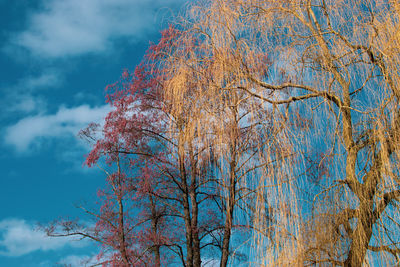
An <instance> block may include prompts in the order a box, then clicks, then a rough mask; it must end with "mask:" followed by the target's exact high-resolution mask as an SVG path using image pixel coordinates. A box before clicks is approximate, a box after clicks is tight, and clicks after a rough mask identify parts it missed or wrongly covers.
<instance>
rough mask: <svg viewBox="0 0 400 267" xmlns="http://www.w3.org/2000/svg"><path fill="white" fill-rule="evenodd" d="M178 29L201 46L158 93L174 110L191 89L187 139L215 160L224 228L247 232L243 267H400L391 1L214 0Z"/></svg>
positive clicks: (397, 79) (398, 128)
mask: <svg viewBox="0 0 400 267" xmlns="http://www.w3.org/2000/svg"><path fill="white" fill-rule="evenodd" d="M181 25H182V27H183V28H185V30H186V32H187V33H188V34H189V35H190V36H192V37H191V38H193V36H195V38H193V39H194V40H196V42H193V43H192V46H193V47H192V49H191V50H190V51H187V53H186V54H185V55H182V54H179V53H172V54H171V56H170V60H169V61H168V60H167V61H166V62H164V64H169V66H170V70H171V73H172V74H171V76H174V77H175V78H174V79H172V82H169V83H167V84H166V86H165V90H166V94H165V96H166V99H167V101H171V103H175V108H176V110H175V112H178V113H179V112H182V110H184V109H185V107H186V106H185V104H184V103H185V96H188V95H192V96H193V90H195V91H196V92H197V93H196V94H195V95H196V98H195V99H197V100H198V101H199V103H201V105H198V106H197V108H198V112H195V114H202V116H197V117H196V118H197V119H196V125H197V126H193V127H196V129H197V131H192V132H193V133H196V134H197V135H198V137H199V138H198V140H203V141H202V142H208V144H209V147H210V149H212V151H213V153H210V155H209V157H210V160H213V159H211V158H214V157H216V158H217V159H218V160H220V163H219V165H218V166H219V167H220V169H221V175H220V176H218V177H219V179H221V184H222V187H221V192H220V193H221V196H222V197H223V199H224V201H223V203H225V205H224V209H225V218H226V220H225V221H226V222H227V224H226V225H228V226H229V225H232V220H235V218H236V220H237V221H240V220H241V219H240V218H242V219H243V217H244V218H245V219H244V220H246V221H248V222H249V224H250V225H251V228H252V234H253V237H252V240H251V243H252V245H253V246H252V249H250V250H249V251H248V253H249V255H250V257H249V263H250V264H257V265H260V264H261V265H271V266H277V265H289V264H294V265H301V266H302V265H316V264H317V265H321V264H322V265H323V264H330V265H339V266H362V265H363V264H366V265H380V264H382V263H384V264H396V263H397V264H398V262H399V256H400V236H399V234H398V233H399V230H400V229H399V228H400V227H399V226H400V224H399V223H400V216H399V200H400V184H399V168H398V166H399V153H400V110H399V101H400V89H399V88H400V72H399V65H400V30H399V28H400V4H399V3H398V2H397V1H390V0H375V1H372V0H367V1H353V0H263V1H261V0H248V1H241V0H233V1H222V0H215V1H206V2H202V3H201V4H199V5H197V6H193V8H192V9H191V11H190V12H189V13H188V16H187V18H186V20H185V21H184V22H183V23H182V24H181ZM193 51H195V52H193ZM187 80H190V81H191V82H193V81H194V80H195V81H196V84H195V86H191V87H187V86H185V81H187ZM190 101H193V99H191V100H190ZM203 115H204V116H203ZM243 118H245V119H243ZM242 119H243V120H242ZM187 129H188V130H190V127H189V128H187ZM198 129H202V130H201V131H199V130H198ZM244 129H251V130H250V131H246V130H244ZM250 136H251V138H250ZM249 143H251V145H248V144H249ZM246 146H247V147H246ZM244 147H245V148H246V149H243V150H241V149H239V148H244ZM239 176H240V177H245V178H244V179H242V180H240V179H237V177H239ZM226 177H228V179H226ZM232 177H233V178H232ZM235 177H236V178H235ZM244 188H245V189H244ZM241 190H248V191H251V192H252V193H253V194H252V195H251V196H250V195H246V197H244V196H243V195H241V193H238V192H239V191H241ZM240 207H245V208H243V209H241V210H243V211H240ZM236 210H237V212H235V211H236ZM239 217H240V218H239ZM226 225H225V226H226ZM225 230H228V232H232V228H230V229H229V227H228V228H225ZM227 234H228V233H227V232H225V235H224V237H225V239H226V238H227ZM228 238H229V237H228ZM224 245H226V246H228V247H229V246H230V244H229V241H228V242H226V243H225V242H224ZM231 246H232V244H231ZM226 253H227V255H231V254H232V251H229V248H228V250H227V251H226ZM222 254H224V250H223V249H222ZM221 259H222V260H221V266H226V264H227V263H228V260H227V257H224V256H222V258H221Z"/></svg>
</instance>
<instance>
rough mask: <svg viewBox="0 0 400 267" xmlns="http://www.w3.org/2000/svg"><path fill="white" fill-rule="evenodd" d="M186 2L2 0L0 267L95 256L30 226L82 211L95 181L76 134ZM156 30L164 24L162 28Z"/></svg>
mask: <svg viewBox="0 0 400 267" xmlns="http://www.w3.org/2000/svg"><path fill="white" fill-rule="evenodd" d="M184 3H185V0H152V1H150V0H39V1H32V0H16V1H12V0H0V12H1V15H0V25H1V28H0V91H1V95H2V97H1V98H0V103H1V107H2V110H1V113H0V121H1V124H0V135H1V136H0V140H1V142H0V147H1V148H0V149H1V152H2V153H1V154H0V164H1V170H2V171H1V174H0V203H2V205H1V212H0V266H56V265H55V264H56V263H57V262H58V263H68V264H71V265H72V266H80V265H79V262H80V261H81V260H82V259H87V258H88V257H90V256H91V255H93V254H94V253H96V249H95V248H94V247H93V246H92V245H91V244H90V243H88V242H83V243H82V242H75V241H73V240H71V239H54V238H53V239H50V238H48V237H46V236H44V234H43V233H42V232H40V231H36V230H35V229H36V223H48V222H50V221H52V220H54V219H56V218H59V217H62V216H69V217H76V216H80V215H81V214H82V213H81V212H80V211H79V209H77V208H76V207H75V205H79V204H82V203H84V202H88V203H90V202H91V201H93V200H94V198H95V193H96V191H97V189H98V188H99V187H101V185H102V182H103V178H104V177H103V175H102V173H101V172H100V171H99V170H96V169H93V170H92V169H87V168H84V167H82V162H83V160H84V155H85V153H87V152H88V147H87V146H86V145H85V144H84V142H83V141H80V140H79V139H78V138H77V137H76V135H77V133H78V131H79V130H80V129H82V128H84V127H85V126H86V125H87V124H88V123H89V122H101V120H102V118H104V116H105V115H106V113H107V112H108V110H109V107H108V106H107V105H105V104H104V88H105V86H106V85H107V84H110V83H113V82H114V81H116V80H117V79H118V78H119V76H120V74H121V72H122V71H123V70H124V69H131V70H133V69H134V67H135V65H137V64H138V63H139V61H140V60H141V58H142V56H143V54H144V52H145V51H146V49H147V47H148V44H149V41H153V42H155V41H157V39H158V37H159V31H160V29H161V28H162V27H165V25H166V23H167V21H168V18H169V17H170V16H171V13H176V12H177V10H179V9H182V8H183V6H184ZM163 24H164V26H163Z"/></svg>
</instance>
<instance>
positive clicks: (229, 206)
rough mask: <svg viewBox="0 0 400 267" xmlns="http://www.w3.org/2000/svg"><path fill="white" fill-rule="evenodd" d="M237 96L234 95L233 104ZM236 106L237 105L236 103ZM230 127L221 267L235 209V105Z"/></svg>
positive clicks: (237, 125) (237, 134)
mask: <svg viewBox="0 0 400 267" xmlns="http://www.w3.org/2000/svg"><path fill="white" fill-rule="evenodd" d="M236 99H237V96H236V95H234V102H236V101H235V100H236ZM236 104H237V103H236ZM232 113H233V115H232V125H231V129H230V130H231V133H230V138H231V140H230V149H229V150H230V163H229V182H228V199H227V200H226V217H225V224H224V237H223V240H222V255H221V263H220V266H221V267H226V266H227V264H228V259H229V245H230V240H231V234H232V221H233V210H234V208H235V200H236V183H237V180H236V167H237V157H238V148H237V144H238V138H239V123H238V111H237V105H236V106H234V107H233V108H232Z"/></svg>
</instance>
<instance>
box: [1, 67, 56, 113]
mask: <svg viewBox="0 0 400 267" xmlns="http://www.w3.org/2000/svg"><path fill="white" fill-rule="evenodd" d="M62 79H63V78H62V76H61V75H60V74H59V73H58V72H55V71H53V70H45V71H44V72H43V73H41V74H40V75H37V76H27V77H25V78H22V79H20V80H19V81H17V82H16V83H15V84H14V85H12V86H9V87H6V88H2V91H4V94H3V100H2V103H3V104H6V105H8V106H9V107H8V108H7V110H6V111H5V114H1V115H0V116H9V113H16V112H17V113H31V112H40V111H41V112H43V111H44V110H45V109H46V102H45V101H44V100H43V98H41V97H39V96H37V95H36V94H37V92H38V91H41V90H43V89H47V88H51V87H57V86H59V85H60V84H61V83H62Z"/></svg>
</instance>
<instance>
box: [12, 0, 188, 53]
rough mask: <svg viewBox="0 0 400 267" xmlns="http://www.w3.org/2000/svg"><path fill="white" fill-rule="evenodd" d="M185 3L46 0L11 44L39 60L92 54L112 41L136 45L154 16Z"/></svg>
mask: <svg viewBox="0 0 400 267" xmlns="http://www.w3.org/2000/svg"><path fill="white" fill-rule="evenodd" d="M184 2H186V1H185V0H153V1H143V0H85V1H81V0H69V1H58V0H48V1H45V2H44V8H43V9H42V10H41V11H40V12H36V13H34V14H31V16H30V19H29V28H28V29H26V30H25V31H23V32H21V33H19V34H17V35H16V36H14V38H13V39H12V43H14V44H16V45H18V46H21V47H25V48H27V49H28V50H29V51H31V52H33V53H34V54H36V55H38V56H42V57H51V58H57V57H64V56H70V55H80V54H85V53H96V52H101V51H105V50H107V49H110V48H112V42H113V40H115V39H117V38H120V37H128V38H129V39H130V40H131V41H137V40H139V39H141V38H143V37H145V36H146V34H148V33H149V32H153V31H154V30H155V29H156V27H155V23H156V18H157V14H159V13H160V10H162V9H163V8H171V7H176V6H177V5H179V4H183V3H184Z"/></svg>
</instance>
